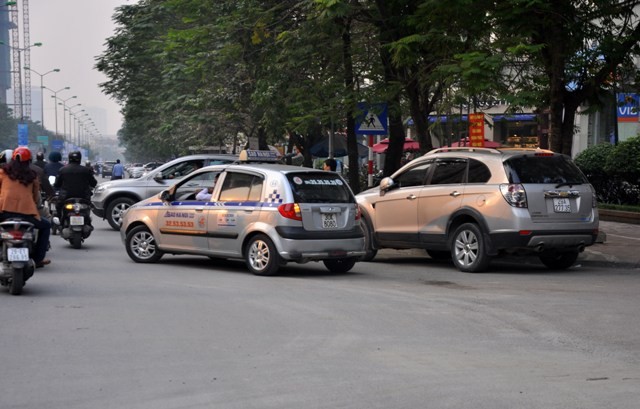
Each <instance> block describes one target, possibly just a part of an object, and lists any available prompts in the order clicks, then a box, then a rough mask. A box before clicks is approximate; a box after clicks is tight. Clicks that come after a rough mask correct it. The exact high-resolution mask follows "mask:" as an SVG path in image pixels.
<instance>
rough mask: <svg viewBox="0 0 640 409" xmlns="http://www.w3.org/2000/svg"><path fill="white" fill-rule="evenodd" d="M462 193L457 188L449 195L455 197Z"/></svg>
mask: <svg viewBox="0 0 640 409" xmlns="http://www.w3.org/2000/svg"><path fill="white" fill-rule="evenodd" d="M461 194H462V193H460V192H458V191H457V190H454V191H453V192H451V193H449V196H453V197H458V196H460V195H461Z"/></svg>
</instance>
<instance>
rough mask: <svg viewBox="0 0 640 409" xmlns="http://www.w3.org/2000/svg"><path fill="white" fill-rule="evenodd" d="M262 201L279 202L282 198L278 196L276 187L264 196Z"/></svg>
mask: <svg viewBox="0 0 640 409" xmlns="http://www.w3.org/2000/svg"><path fill="white" fill-rule="evenodd" d="M264 201H265V202H266V203H269V204H280V203H282V202H283V199H282V197H280V193H278V189H273V192H272V193H269V194H268V195H267V197H265V200H264Z"/></svg>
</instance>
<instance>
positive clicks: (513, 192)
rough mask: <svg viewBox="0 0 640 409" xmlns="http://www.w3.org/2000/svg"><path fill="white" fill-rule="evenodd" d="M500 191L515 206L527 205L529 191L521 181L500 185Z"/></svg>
mask: <svg viewBox="0 0 640 409" xmlns="http://www.w3.org/2000/svg"><path fill="white" fill-rule="evenodd" d="M500 192H501V193H502V196H503V197H504V199H505V200H506V201H507V203H509V205H511V206H513V207H527V192H525V191H524V186H522V185H521V184H519V183H510V184H508V185H507V184H502V185H500Z"/></svg>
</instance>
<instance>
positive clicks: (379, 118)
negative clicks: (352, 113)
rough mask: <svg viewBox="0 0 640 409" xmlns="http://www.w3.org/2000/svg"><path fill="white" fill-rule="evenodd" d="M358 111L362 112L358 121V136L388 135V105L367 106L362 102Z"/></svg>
mask: <svg viewBox="0 0 640 409" xmlns="http://www.w3.org/2000/svg"><path fill="white" fill-rule="evenodd" d="M358 110H359V111H361V112H362V115H360V116H359V117H358V118H357V119H356V134H358V135H386V134H387V104H384V103H380V104H371V105H369V104H366V103H364V102H360V103H359V104H358Z"/></svg>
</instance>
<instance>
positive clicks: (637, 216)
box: [598, 209, 640, 224]
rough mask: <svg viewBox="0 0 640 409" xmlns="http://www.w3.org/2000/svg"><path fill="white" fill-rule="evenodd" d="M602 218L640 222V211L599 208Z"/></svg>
mask: <svg viewBox="0 0 640 409" xmlns="http://www.w3.org/2000/svg"><path fill="white" fill-rule="evenodd" d="M598 215H599V216H600V220H603V221H606V222H617V223H628V224H640V213H638V212H626V211H623V210H611V209H598Z"/></svg>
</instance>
